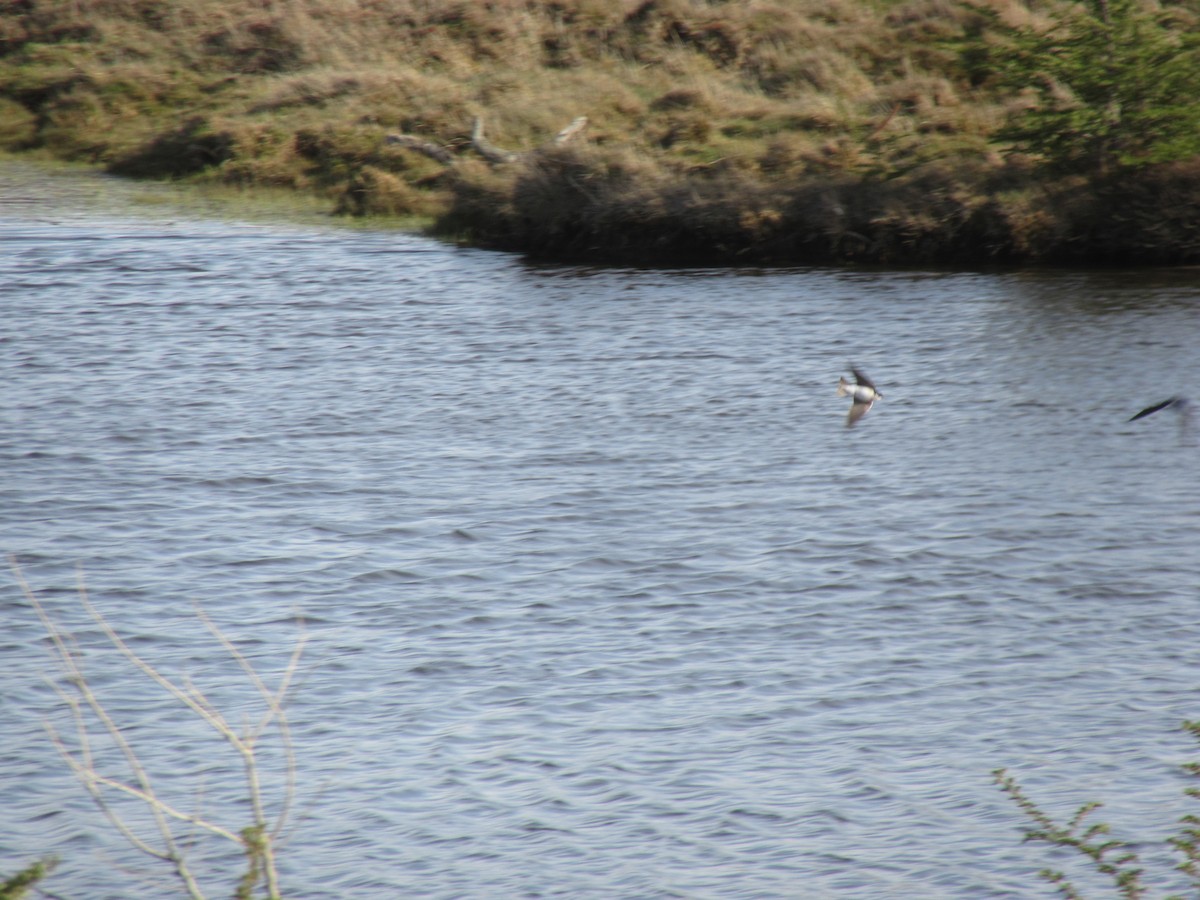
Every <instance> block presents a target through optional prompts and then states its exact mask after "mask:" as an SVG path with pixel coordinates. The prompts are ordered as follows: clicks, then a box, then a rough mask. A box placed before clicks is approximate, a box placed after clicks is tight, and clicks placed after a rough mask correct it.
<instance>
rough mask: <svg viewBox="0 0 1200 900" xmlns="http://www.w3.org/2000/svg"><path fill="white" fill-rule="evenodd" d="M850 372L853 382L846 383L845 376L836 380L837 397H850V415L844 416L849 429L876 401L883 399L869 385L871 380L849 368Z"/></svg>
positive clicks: (881, 395)
mask: <svg viewBox="0 0 1200 900" xmlns="http://www.w3.org/2000/svg"><path fill="white" fill-rule="evenodd" d="M850 371H851V372H853V373H854V381H852V382H851V381H847V380H846V377H845V376H842V377H841V378H840V379H838V389H837V392H838V396H839V397H850V398H851V403H850V414H849V415H848V416H846V427H847V428H850V427H852V426H853V425H854V423H855V422H857V421H858V420H859V419H861V418H862V417H863V416H865V415H866V414H867V410H868V409H870V408H871V407H872V406H873V405H874V403H875V401H876V400H880V399H882V398H883V394H881V393H879V391H877V390H875V385H874V384H872V383H871V379H870V378H868V377H867V376H866V375H864V374H863V373H862V372H860V371H859V370H858V369H856V368H855V367H854V366H851V367H850Z"/></svg>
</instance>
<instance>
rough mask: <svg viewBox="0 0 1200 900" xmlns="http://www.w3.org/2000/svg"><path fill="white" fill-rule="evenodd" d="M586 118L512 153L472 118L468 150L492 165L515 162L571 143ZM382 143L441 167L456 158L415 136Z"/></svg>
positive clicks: (479, 120) (395, 136)
mask: <svg viewBox="0 0 1200 900" xmlns="http://www.w3.org/2000/svg"><path fill="white" fill-rule="evenodd" d="M587 125H588V118H587V116H579V117H578V118H577V119H575V120H574V121H572V122H571V124H569V125H568V126H567V127H566V128H564V129H562V130H561V131H560V132H559V133H558V134H556V135H555V136H554V137H553V139H552V140H550V142H549V143H547V144H545V145H543V146H542V147H539V148H537V149H534V150H525V151H520V152H518V151H512V150H503V149H501V148H500V147H497V146H496V145H495V144H493V143H492V142H491V141H489V140H488V139H487V138H485V137H484V136H483V119H482V118H481V117H479V116H476V117H475V121H474V123H473V124H472V126H471V148H472V149H473V150H474V151H475V152H476V153H478V154H479V155H480V156H482V157H483V158H484V159H486V160H487V161H488V162H489V163H491V164H492V165H494V166H499V165H504V164H506V163H511V162H516V161H517V160H519V159H521V158H522V157H525V156H529V155H530V154H533V153H538V152H540V151H541V150H542V149H545V148H546V147H561V146H562V145H563V144H565V143H567V142H568V141H572V140H574V139H575V138H576V137H578V136H579V135H580V134H582V133H583V131H584V129H586V128H587ZM384 142H385V143H388V144H396V145H398V146H401V147H407V148H408V149H409V150H415V151H416V152H417V153H423V154H424V155H426V156H428V157H429V158H430V159H435V160H437V161H438V162H440V163H442V164H443V165H447V166H453V165H454V164H455V163H456V162H457V161H458V157H457V156H455V154H454V153H453V152H452V151H451V150H449V149H447V148H446V147H443V146H442V145H441V144H438V143H435V142H434V141H429V140H426V139H425V138H420V137H417V136H416V135H413V134H389V135H388V136H387V137H386V138H384Z"/></svg>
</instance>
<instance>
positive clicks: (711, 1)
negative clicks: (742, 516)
mask: <svg viewBox="0 0 1200 900" xmlns="http://www.w3.org/2000/svg"><path fill="white" fill-rule="evenodd" d="M1122 4H1124V5H1122ZM1110 8H1111V9H1118V8H1119V9H1121V10H1127V11H1128V10H1132V12H1128V13H1127V15H1128V17H1129V19H1128V21H1129V22H1134V23H1135V24H1137V26H1138V27H1143V26H1145V27H1147V28H1150V29H1151V31H1150V32H1147V33H1146V34H1148V35H1149V37H1146V34H1142V33H1141V32H1139V34H1141V37H1140V38H1139V39H1138V41H1126V43H1128V44H1130V45H1131V46H1132V45H1133V44H1138V45H1139V46H1143V47H1145V46H1151V47H1152V49H1155V50H1158V49H1160V46H1159V45H1161V48H1165V49H1163V53H1165V54H1166V56H1164V57H1163V58H1161V59H1159V58H1156V59H1150V60H1145V59H1142V60H1131V61H1129V66H1128V68H1127V70H1121V69H1120V68H1119V67H1118V68H1117V69H1116V70H1114V65H1113V59H1114V58H1115V57H1119V53H1117V54H1114V53H1113V52H1105V50H1104V47H1103V46H1102V45H1101V46H1100V47H1099V49H1097V48H1096V47H1092V48H1088V47H1086V46H1085V47H1083V48H1082V49H1079V39H1080V36H1081V35H1082V36H1083V37H1087V35H1088V34H1090V33H1091V32H1089V31H1087V27H1085V26H1086V23H1087V21H1089V20H1088V19H1087V15H1088V13H1087V9H1086V8H1082V7H1078V6H1075V5H1071V4H1067V3H1062V2H1060V0H1041V2H1038V3H1037V4H1036V5H1034V4H1031V5H1025V4H1023V3H1021V2H1018V0H987V3H986V5H979V6H970V5H967V4H966V3H960V2H952V0H776V2H758V0H743V2H720V0H625V2H609V0H527V2H522V0H491V2H487V0H478V2H476V0H461V2H455V0H440V2H439V0H288V2H283V0H278V2H273V0H258V2H250V0H184V2H178V0H18V2H15V3H12V4H6V5H5V7H4V10H3V11H2V12H0V147H5V148H8V149H10V150H15V151H19V152H27V151H28V152H40V153H43V154H49V155H52V156H55V157H57V158H63V159H72V160H86V161H91V162H95V163H99V164H102V165H104V166H105V167H106V168H108V169H109V170H110V171H112V172H114V173H118V174H122V175H128V176H134V177H147V178H173V179H181V180H188V181H195V182H204V183H220V184H224V185H231V186H255V185H269V186H276V187H284V188H287V189H292V190H296V191H301V192H305V193H309V194H314V195H317V196H321V197H323V198H325V199H326V201H327V202H328V204H329V208H330V209H331V210H333V211H336V212H338V213H342V214H346V215H383V216H398V217H417V218H422V219H424V220H426V221H429V222H432V223H433V227H434V228H435V229H436V230H438V231H440V232H442V233H445V234H451V235H454V236H458V237H461V238H463V239H466V240H470V241H473V242H476V243H480V244H484V245H489V246H498V247H504V248H508V249H514V250H520V251H524V252H528V253H531V254H534V255H539V256H544V257H551V258H576V259H606V260H615V261H622V262H675V261H694V260H704V261H707V262H756V263H758V262H830V261H869V262H932V261H948V262H982V261H989V260H992V261H1026V260H1047V261H1059V260H1063V261H1066V260H1069V261H1106V262H1111V261H1121V262H1153V263H1175V262H1192V261H1196V260H1197V259H1200V202H1198V201H1200V157H1197V156H1196V153H1197V152H1198V150H1200V148H1197V147H1192V146H1191V144H1189V142H1188V140H1187V129H1186V128H1183V129H1182V131H1181V129H1179V128H1177V127H1175V126H1176V125H1179V124H1181V123H1182V124H1183V125H1190V123H1192V122H1193V120H1194V121H1195V122H1197V123H1200V108H1197V107H1196V106H1195V104H1196V101H1195V100H1192V99H1191V98H1190V97H1186V96H1185V97H1184V99H1183V100H1180V98H1179V97H1178V96H1176V95H1178V94H1181V93H1182V94H1184V95H1187V94H1190V93H1191V91H1190V90H1183V86H1187V85H1190V84H1194V83H1195V81H1194V78H1193V76H1194V75H1196V74H1200V63H1198V62H1197V61H1196V54H1195V51H1194V47H1193V45H1192V44H1191V43H1189V38H1188V35H1189V34H1191V33H1192V32H1193V31H1194V30H1195V25H1196V22H1197V20H1198V18H1200V16H1198V15H1197V11H1196V10H1197V8H1196V2H1195V0H1189V2H1187V3H1183V4H1164V5H1160V4H1157V3H1153V2H1149V0H1148V2H1147V3H1146V4H1141V3H1138V4H1134V5H1131V4H1129V3H1127V2H1126V0H1109V2H1108V3H1106V4H1103V5H1101V6H1097V7H1096V8H1095V9H1097V10H1101V11H1103V12H1104V15H1105V16H1107V15H1108V12H1107V11H1108V10H1109V9H1110ZM1081 10H1082V12H1081ZM1125 14H1126V13H1122V15H1125ZM1096 15H1097V13H1093V14H1092V17H1093V19H1094V18H1095V16H1096ZM1081 17H1082V18H1081ZM1081 23H1082V24H1081ZM1122 23H1125V20H1124V19H1123V20H1121V22H1116V23H1115V24H1114V23H1113V22H1109V21H1107V20H1106V21H1105V22H1103V23H1102V24H1103V25H1104V27H1105V28H1106V29H1108V30H1107V31H1105V32H1104V33H1103V34H1101V38H1102V39H1104V38H1105V35H1107V40H1109V42H1110V44H1111V45H1112V46H1117V47H1119V46H1121V43H1120V42H1121V40H1122V39H1123V38H1124V35H1123V34H1122V33H1120V32H1118V31H1117V30H1116V28H1117V26H1121V27H1125V26H1124V25H1123V24H1122ZM1126 24H1128V23H1126ZM1089 27H1090V26H1089ZM1039 42H1040V43H1039ZM1048 42H1056V43H1048ZM1139 42H1140V43H1139ZM1048 47H1049V48H1050V49H1051V51H1052V52H1047V48H1048ZM1054 47H1060V48H1066V49H1061V50H1060V51H1054V49H1053V48H1054ZM1117 62H1120V59H1119V58H1118V59H1117ZM1073 63H1077V65H1076V66H1075V68H1076V69H1077V68H1079V67H1080V66H1082V72H1079V71H1075V69H1073V68H1072V67H1071V66H1072V64H1073ZM1156 67H1157V68H1156ZM1139 72H1140V73H1142V74H1140V75H1139V74H1137V73H1139ZM1147 73H1148V84H1149V85H1151V86H1157V87H1156V89H1157V90H1158V92H1159V93H1158V94H1157V95H1156V94H1154V93H1153V91H1151V90H1150V87H1144V86H1143V87H1137V90H1140V91H1141V93H1137V92H1136V91H1135V92H1134V93H1133V94H1129V93H1128V92H1126V93H1114V90H1115V89H1114V88H1113V87H1112V84H1113V82H1114V80H1116V81H1118V82H1120V83H1121V85H1122V90H1124V87H1125V86H1126V82H1131V81H1133V80H1136V79H1147ZM1167 76H1171V77H1178V78H1179V79H1180V80H1179V82H1178V86H1177V87H1176V88H1174V93H1171V90H1172V88H1171V80H1170V78H1169V77H1167ZM1096 83H1099V84H1101V85H1107V86H1108V87H1106V88H1104V89H1103V90H1105V91H1107V93H1103V92H1102V93H1101V94H1100V95H1098V96H1093V95H1092V94H1090V93H1089V89H1090V87H1092V86H1094V84H1096ZM1147 91H1150V93H1147ZM1164 92H1165V93H1164ZM1159 95H1162V96H1159ZM1090 113H1096V116H1093V117H1092V119H1089V118H1088V115H1089V114H1090ZM1155 115H1157V116H1158V117H1159V118H1157V119H1156V118H1154V116H1155ZM579 116H586V117H587V119H588V124H587V127H586V129H585V130H583V131H582V132H581V133H580V134H579V135H578V136H576V137H575V138H574V139H573V140H571V141H569V142H567V143H564V144H562V145H561V146H559V145H553V144H552V138H553V137H554V135H555V134H556V133H557V132H559V130H560V129H562V128H563V127H564V126H566V125H567V124H568V123H569V122H572V121H573V120H575V119H576V118H577V117H579ZM1039 117H1040V118H1039ZM1055 117H1057V118H1055ZM475 122H480V123H482V124H483V125H484V126H485V127H486V141H485V139H484V138H483V137H482V136H481V135H479V134H478V133H477V134H476V135H475V136H474V139H473V135H472V127H473V123H475ZM1177 132H1178V133H1177ZM389 134H393V135H395V134H400V135H404V136H405V137H404V138H403V139H401V140H395V139H393V140H392V141H390V142H389V140H388V139H387V138H388V135H389ZM496 147H499V148H503V149H504V150H506V151H512V153H511V154H510V157H509V158H507V159H503V160H501V159H500V158H499V157H496V158H494V159H492V160H489V159H488V158H487V156H488V153H487V151H488V150H494V149H495V148H496ZM1164 148H1165V149H1164Z"/></svg>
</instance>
